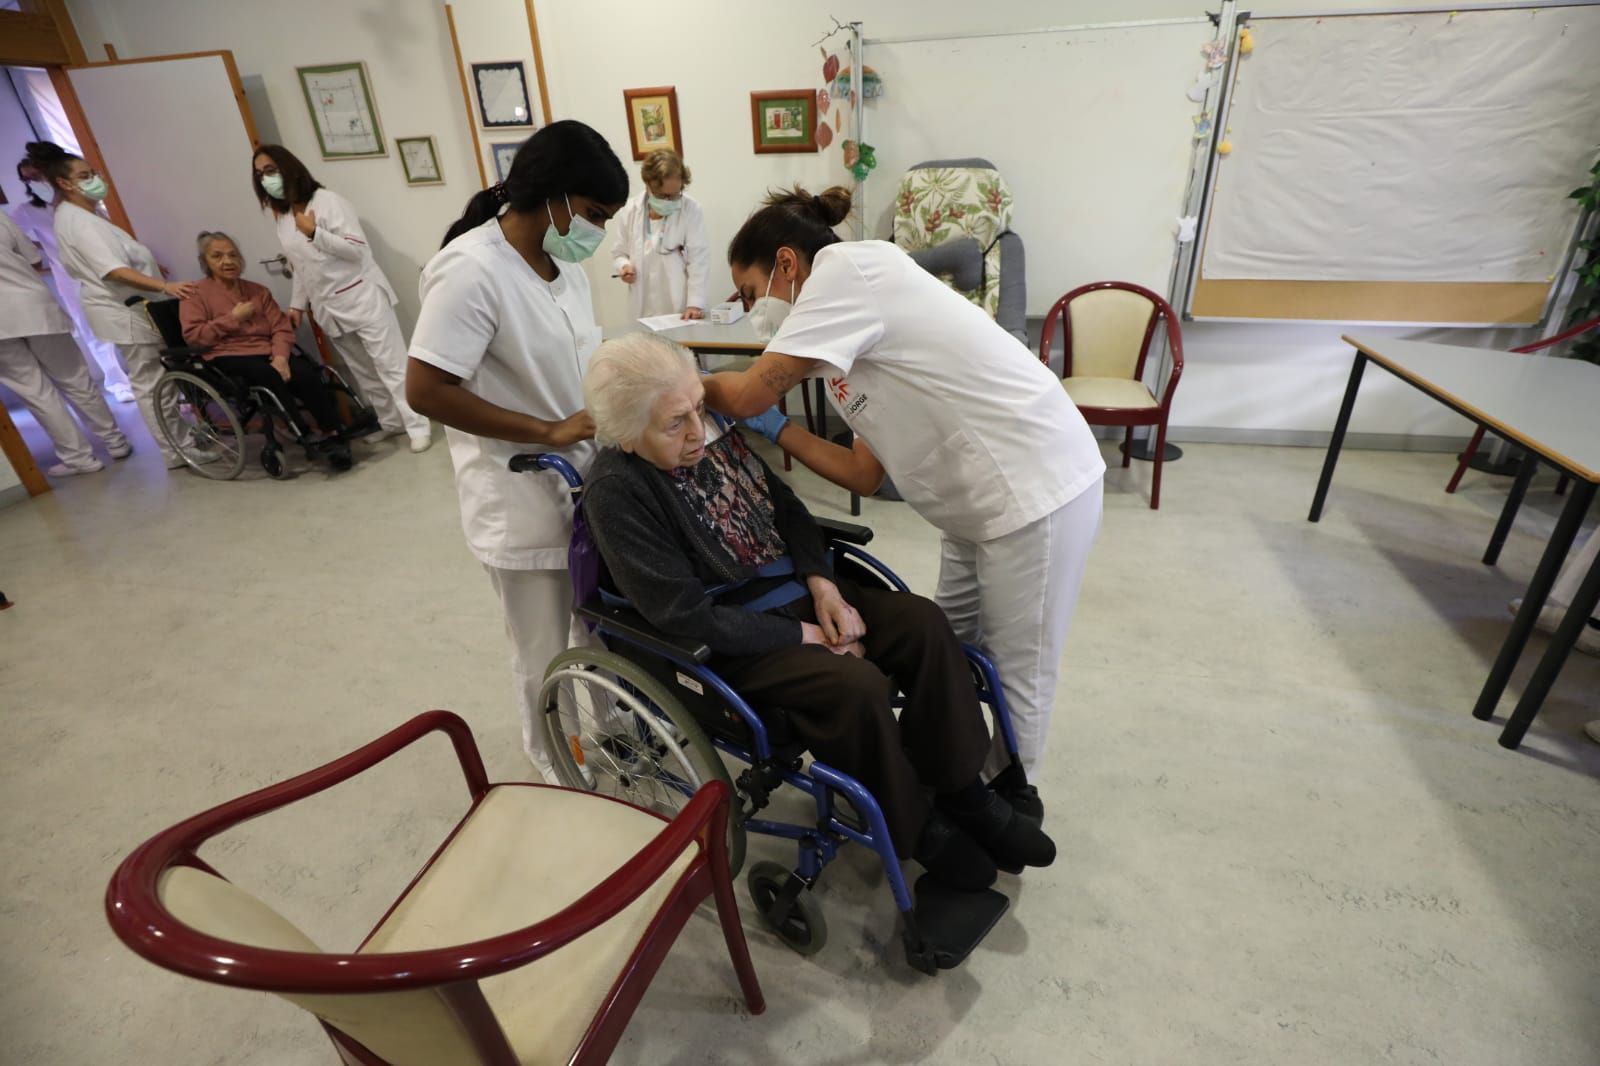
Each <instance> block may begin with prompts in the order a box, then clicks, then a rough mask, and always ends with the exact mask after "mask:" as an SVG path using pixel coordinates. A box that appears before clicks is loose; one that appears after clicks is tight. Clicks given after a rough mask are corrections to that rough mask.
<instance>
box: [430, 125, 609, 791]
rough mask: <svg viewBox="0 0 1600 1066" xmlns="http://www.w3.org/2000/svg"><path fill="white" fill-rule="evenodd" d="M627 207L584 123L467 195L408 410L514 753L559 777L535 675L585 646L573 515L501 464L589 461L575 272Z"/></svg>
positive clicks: (554, 128)
mask: <svg viewBox="0 0 1600 1066" xmlns="http://www.w3.org/2000/svg"><path fill="white" fill-rule="evenodd" d="M627 196H628V175H627V173H626V172H625V171H624V170H623V169H622V163H621V162H620V161H619V160H618V159H617V157H616V154H615V153H614V152H612V150H611V148H610V146H609V145H607V144H606V142H605V139H604V138H603V137H601V136H600V135H599V134H598V133H596V132H595V131H594V130H592V129H590V128H589V127H588V126H585V125H584V124H583V123H581V122H572V121H564V122H555V123H552V124H550V125H548V126H546V127H544V128H543V129H541V130H540V131H539V132H538V133H535V134H534V135H533V136H532V137H530V138H528V140H527V141H526V142H524V143H523V145H522V147H521V148H519V149H518V150H517V154H516V157H515V159H514V160H513V161H512V164H511V172H510V173H509V174H508V175H507V176H506V180H505V181H504V182H503V183H501V184H499V185H496V186H494V187H493V188H489V189H485V190H484V191H483V192H480V193H478V194H477V195H476V196H474V197H473V198H472V200H471V201H470V202H469V203H468V204H467V210H466V213H465V214H463V215H462V216H461V218H460V219H459V220H458V221H457V222H456V223H455V224H454V225H453V226H451V227H450V232H449V233H447V234H446V235H445V245H444V247H443V248H442V249H441V250H440V251H439V253H438V254H437V255H435V256H434V257H433V258H432V259H431V260H429V261H428V265H427V266H426V267H424V268H423V271H422V286H421V288H422V312H421V314H419V315H418V317H417V328H416V331H415V332H414V333H413V334H412V336H411V359H410V362H409V363H408V365H407V368H406V398H407V400H408V401H409V402H410V404H411V407H412V408H413V409H414V410H416V411H418V412H420V413H421V414H423V415H425V416H426V417H429V418H436V419H438V420H439V421H440V422H442V423H444V425H445V437H446V439H447V440H448V441H449V443H450V461H451V462H452V463H453V464H454V465H455V471H456V492H457V495H458V496H459V497H460V500H461V525H462V528H463V529H464V530H465V532H466V536H467V546H468V547H469V548H470V549H471V550H472V554H473V555H475V556H477V558H478V561H479V562H481V563H482V564H483V567H484V570H485V571H486V572H487V573H488V575H489V582H490V583H491V584H492V585H493V586H494V590H495V593H496V595H498V596H499V597H500V604H501V607H502V608H503V609H504V612H505V621H506V634H507V636H508V637H509V638H510V640H511V666H512V673H513V675H514V680H515V683H516V702H517V705H518V708H519V709H520V711H521V714H522V741H523V747H524V749H525V750H526V751H527V753H528V758H529V759H531V760H532V762H533V764H534V766H535V767H536V768H537V769H538V770H539V771H540V772H541V773H543V774H544V775H545V777H546V779H547V780H550V781H555V780H557V778H556V777H555V771H554V768H553V767H552V766H551V763H550V756H549V755H548V754H547V753H546V751H545V748H544V730H543V728H540V727H539V718H538V714H539V711H538V699H539V687H540V683H541V682H542V680H543V678H544V669H545V666H546V665H547V664H548V663H549V662H550V660H551V659H553V658H555V657H556V656H557V655H559V654H560V653H561V652H563V651H565V650H566V649H567V648H568V647H569V646H570V644H571V643H576V642H578V641H580V640H582V639H584V638H585V637H586V635H587V634H586V631H585V630H583V629H582V627H581V626H577V627H575V626H574V622H573V617H572V584H571V581H570V580H569V579H568V576H567V542H568V541H569V540H570V539H571V535H572V504H571V502H570V501H569V499H568V495H567V489H566V486H565V485H563V484H561V483H560V481H559V479H557V478H534V477H527V476H526V475H522V474H513V473H511V471H510V470H509V469H508V465H507V464H508V463H509V462H510V460H511V457H512V456H514V455H517V454H519V453H521V452H526V451H533V450H537V451H544V452H556V453H558V454H560V455H562V456H564V457H565V458H566V459H567V461H568V462H570V463H571V464H572V465H573V466H575V467H576V468H577V469H578V471H579V472H580V473H584V472H587V470H588V469H589V463H590V462H591V461H592V460H593V458H594V445H593V444H592V443H590V438H591V437H593V436H594V423H593V422H592V421H591V420H590V418H589V416H588V414H587V413H586V412H585V411H584V410H583V374H584V371H585V370H586V369H587V368H588V364H589V357H590V356H591V355H593V354H594V350H595V349H596V348H597V347H599V345H600V327H599V326H598V325H597V324H596V323H595V320H594V307H593V305H592V303H591V302H590V297H589V279H588V277H587V275H585V274H584V272H583V268H582V267H581V266H579V265H578V264H580V263H581V262H582V261H583V260H585V259H587V258H589V257H590V256H591V255H593V254H594V252H595V249H597V248H598V247H599V246H600V243H601V241H602V240H604V238H605V229H604V227H605V224H606V221H607V220H608V219H610V218H611V216H612V215H614V214H616V213H617V211H618V210H619V209H620V208H621V207H622V203H623V201H624V200H625V199H626V198H627Z"/></svg>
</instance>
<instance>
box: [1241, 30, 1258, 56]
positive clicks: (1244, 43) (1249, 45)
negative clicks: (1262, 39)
mask: <svg viewBox="0 0 1600 1066" xmlns="http://www.w3.org/2000/svg"><path fill="white" fill-rule="evenodd" d="M1255 50H1256V38H1255V34H1253V33H1251V32H1250V27H1249V26H1246V27H1245V28H1244V29H1242V30H1240V31H1239V54H1240V55H1242V56H1247V55H1249V54H1250V53H1251V52H1254V51H1255Z"/></svg>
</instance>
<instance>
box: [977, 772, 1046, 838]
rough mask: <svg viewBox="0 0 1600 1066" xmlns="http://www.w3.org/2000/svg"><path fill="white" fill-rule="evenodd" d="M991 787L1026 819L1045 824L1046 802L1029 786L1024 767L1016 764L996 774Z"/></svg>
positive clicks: (1036, 790)
mask: <svg viewBox="0 0 1600 1066" xmlns="http://www.w3.org/2000/svg"><path fill="white" fill-rule="evenodd" d="M989 787H990V788H991V789H993V790H994V791H995V793H996V794H998V795H999V796H1000V798H1001V799H1003V800H1005V801H1006V802H1007V803H1009V804H1011V809H1012V810H1014V811H1016V812H1017V813H1018V814H1020V815H1022V816H1023V817H1024V818H1031V819H1033V821H1034V822H1035V823H1038V824H1043V823H1044V801H1043V800H1041V799H1040V798H1039V790H1038V789H1036V788H1034V787H1033V786H1032V785H1030V784H1028V778H1027V776H1026V775H1025V774H1024V773H1023V772H1022V767H1020V766H1018V765H1017V764H1016V763H1012V764H1011V765H1010V766H1008V767H1006V768H1005V769H1004V770H1001V771H1000V772H999V773H998V774H995V775H994V779H993V780H992V781H990V782H989Z"/></svg>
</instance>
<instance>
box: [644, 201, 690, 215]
mask: <svg viewBox="0 0 1600 1066" xmlns="http://www.w3.org/2000/svg"><path fill="white" fill-rule="evenodd" d="M682 206H683V201H682V200H663V199H662V198H661V197H659V196H652V197H650V210H652V211H654V212H655V213H656V214H658V215H660V216H661V217H662V218H667V217H669V216H671V215H675V214H677V213H678V208H680V207H682Z"/></svg>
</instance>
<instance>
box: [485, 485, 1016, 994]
mask: <svg viewBox="0 0 1600 1066" xmlns="http://www.w3.org/2000/svg"><path fill="white" fill-rule="evenodd" d="M510 467H511V469H512V470H513V471H515V472H531V471H536V470H553V471H555V472H557V473H559V474H560V475H561V476H562V477H563V478H564V479H565V480H566V482H567V484H568V486H569V487H570V489H571V492H572V497H573V503H574V505H575V506H577V505H578V504H579V497H580V493H581V490H582V480H581V479H580V478H579V476H578V474H577V472H576V471H575V470H574V469H573V468H572V466H571V465H570V464H568V463H567V461H566V460H565V459H562V458H561V457H560V456H555V455H534V454H527V455H519V456H516V457H514V458H513V459H512V460H511V463H510ZM580 521H581V520H580ZM817 523H818V525H819V526H821V527H822V531H823V535H824V536H825V537H826V538H827V540H828V542H829V547H830V549H831V551H832V553H833V559H834V568H835V570H836V572H837V573H838V574H839V575H840V576H842V577H848V578H850V579H851V580H853V581H856V582H858V583H860V584H864V585H868V586H879V587H886V588H892V589H896V590H899V591H901V592H906V591H909V590H908V589H907V587H906V585H905V583H904V582H903V581H901V580H900V578H899V577H897V576H896V575H895V574H894V572H893V571H892V570H890V569H889V568H888V567H887V566H885V565H884V564H883V563H881V562H879V561H878V560H877V559H875V558H874V557H873V556H871V555H869V554H868V553H867V552H866V551H864V550H863V549H862V545H864V544H866V543H868V542H869V541H870V540H871V539H872V531H871V530H870V529H867V528H865V527H863V526H856V525H849V524H846V523H841V522H832V521H828V520H825V519H818V520H817ZM576 612H577V614H578V616H579V617H580V618H582V619H584V620H585V621H587V622H589V623H591V624H592V626H593V628H594V629H595V631H596V632H597V633H598V635H599V636H600V638H601V640H602V642H603V643H604V647H603V648H595V647H584V648H572V649H569V650H568V651H566V652H564V653H562V654H561V655H559V656H557V658H556V659H555V661H553V662H552V663H551V664H550V666H549V668H548V669H547V670H546V672H545V680H544V687H543V690H542V692H541V694H540V704H539V705H540V707H541V708H542V710H543V712H544V714H543V721H544V725H545V729H546V738H547V740H548V744H547V749H548V750H549V752H550V754H551V758H552V760H553V762H554V763H555V767H556V771H557V773H558V774H559V775H560V776H561V779H562V780H561V783H562V784H564V785H567V786H569V787H572V788H583V789H591V790H596V791H603V792H606V793H609V794H611V795H613V796H617V797H619V798H621V799H625V800H627V801H628V802H631V803H635V804H638V805H639V806H641V807H644V808H646V809H649V810H654V811H657V812H659V813H662V814H665V815H667V816H669V817H670V816H672V815H673V814H674V813H675V812H677V811H679V810H681V809H682V808H683V807H684V806H685V805H686V804H687V803H688V802H689V799H690V797H691V796H693V795H694V792H695V790H696V789H697V788H699V787H700V786H701V785H703V784H705V783H706V782H708V781H712V780H717V781H722V782H725V783H726V784H728V785H729V787H730V788H732V789H733V790H734V794H735V797H736V801H735V805H734V806H735V810H734V811H733V812H732V816H731V817H730V819H729V823H728V846H729V847H728V855H729V862H730V864H731V866H732V868H733V871H734V872H735V873H737V872H738V871H739V869H740V868H741V866H742V865H743V862H744V855H745V837H746V835H747V834H749V833H764V834H767V835H770V836H776V837H781V838H784V839H788V840H793V841H795V842H796V844H797V846H798V851H799V857H798V860H797V862H796V864H795V867H794V868H793V869H792V870H791V869H789V868H787V867H784V866H782V865H779V864H778V863H774V862H758V863H756V864H754V865H753V866H752V867H751V868H750V870H749V872H748V874H747V877H746V883H747V885H748V887H749V889H750V895H751V897H752V899H753V901H754V902H755V905H756V909H757V911H758V912H759V913H760V915H761V918H762V920H763V921H764V922H765V924H766V925H767V926H768V927H769V928H771V929H772V930H773V931H774V932H776V933H777V934H778V936H779V937H780V938H782V939H783V941H784V942H785V943H787V944H788V945H789V946H790V947H791V948H793V949H794V950H795V951H798V952H799V953H800V954H802V955H811V954H815V953H816V952H817V951H819V950H820V949H821V948H822V946H823V944H824V943H825V942H826V940H827V935H828V927H827V922H826V921H825V919H824V918H823V915H822V911H821V909H820V908H819V907H818V905H817V903H816V900H815V899H814V898H813V897H812V896H811V895H810V891H809V890H810V889H811V887H812V886H813V885H815V884H816V882H817V879H818V878H819V877H820V876H821V874H822V870H823V868H824V867H826V866H827V865H828V863H829V862H831V861H832V860H833V859H834V858H835V857H836V856H837V855H838V853H839V851H840V849H841V848H842V847H844V846H845V845H846V844H848V843H850V842H852V841H853V842H855V843H858V844H861V845H864V846H865V847H867V848H870V849H871V850H872V851H873V852H875V853H876V854H877V856H878V858H879V860H880V861H881V862H882V864H883V870H884V874H885V876H886V877H887V879H888V883H889V891H890V892H891V893H892V894H893V896H894V902H895V906H896V908H897V909H898V910H899V912H900V921H901V937H902V940H903V942H904V945H905V951H906V959H907V961H908V962H909V963H910V964H911V965H912V966H913V967H915V968H916V969H918V970H920V971H922V972H923V973H928V974H932V973H934V972H936V971H937V970H940V969H950V968H952V967H954V966H957V965H959V964H960V963H961V962H962V960H964V959H965V958H966V957H967V955H968V954H969V953H970V952H971V951H972V949H973V948H974V947H976V946H977V945H978V943H979V942H981V941H982V940H983V938H984V937H985V936H986V935H987V934H988V932H989V930H990V929H992V928H993V927H994V924H995V923H996V922H997V921H999V919H1000V916H1001V915H1002V914H1004V913H1005V910H1006V907H1007V906H1008V903H1009V901H1008V900H1007V898H1006V897H1005V896H1004V895H1002V894H1001V893H999V892H996V891H994V890H993V889H987V890H985V891H983V892H957V891H953V890H950V889H947V888H945V887H944V886H943V885H941V884H940V883H939V882H937V881H935V880H933V879H932V878H930V877H927V876H924V877H922V878H920V879H919V880H918V881H917V883H916V885H915V891H914V892H913V891H912V890H910V889H908V888H907V885H906V880H905V876H904V874H903V872H902V871H901V868H900V860H899V858H898V857H896V855H895V853H894V848H893V846H892V845H891V843H890V840H889V830H888V826H887V824H886V822H885V821H884V817H883V812H882V810H881V808H880V807H879V806H878V801H877V800H876V799H875V798H874V797H873V796H872V794H871V793H870V792H869V791H867V789H866V788H865V787H864V786H863V785H862V784H861V783H860V782H859V781H857V780H855V779H854V778H852V777H850V776H848V775H846V774H843V773H840V772H839V771H837V770H835V769H833V768H832V767H830V766H828V765H826V764H824V763H821V762H818V761H815V760H812V761H811V762H810V763H809V764H808V763H806V761H805V759H804V758H803V755H804V749H803V747H802V746H801V745H800V744H799V743H798V742H797V741H796V740H795V739H794V738H793V736H792V734H791V732H790V730H789V728H788V724H787V720H786V717H785V715H784V713H783V712H782V710H781V709H774V708H763V711H762V713H757V712H756V711H755V709H754V708H752V707H751V706H750V705H749V704H748V703H746V702H745V701H744V700H743V699H742V698H741V697H740V696H739V694H738V693H736V692H734V691H733V690H732V689H731V688H729V687H728V685H727V684H725V683H724V682H723V681H722V679H721V678H719V677H718V676H717V675H716V674H715V673H714V672H712V670H710V669H709V668H708V667H707V666H706V663H707V661H708V660H709V659H710V658H711V650H710V649H709V648H707V647H706V646H705V645H704V644H701V643H699V642H696V641H692V640H687V639H684V638H681V637H676V636H674V635H672V634H669V633H664V632H662V631H660V630H657V629H655V628H653V627H652V626H651V625H650V624H649V623H648V622H646V621H645V619H644V618H643V617H642V616H641V615H639V614H638V612H636V611H634V610H632V609H630V608H628V607H625V606H617V605H615V604H614V603H612V604H608V603H606V602H605V601H604V600H600V599H595V600H591V601H590V602H588V603H581V604H578V605H577V607H576ZM966 652H967V659H968V662H969V663H970V665H971V667H972V682H973V685H974V687H975V688H976V690H977V694H978V698H979V700H980V701H981V702H982V703H983V704H984V705H986V706H987V707H988V708H989V710H990V712H991V714H992V715H993V717H994V719H995V723H996V728H998V729H999V730H1000V731H1001V734H1002V736H1003V737H1004V741H1005V746H1006V750H1007V751H1008V752H1009V753H1010V755H1011V760H1012V763H1013V764H1014V765H1015V766H1016V767H1017V769H1018V772H1019V773H1020V772H1021V762H1020V760H1019V759H1018V757H1017V745H1016V738H1015V735H1014V734H1013V732H1012V727H1011V716H1010V711H1009V709H1008V708H1007V706H1006V701H1005V696H1004V694H1003V693H1002V691H1001V689H1000V679H999V676H998V674H997V673H996V671H995V668H994V664H993V663H991V662H990V661H989V660H988V659H987V658H986V657H985V656H984V655H983V654H982V653H980V652H979V651H977V650H976V649H973V648H967V649H966ZM725 757H731V759H732V760H734V761H735V762H736V763H737V764H742V765H743V768H742V769H740V770H739V773H738V776H737V777H731V776H730V774H729V771H728V768H727V763H726V762H725V761H724V759H725ZM783 785H790V786H792V787H794V788H797V789H800V790H801V791H803V792H805V793H806V794H807V795H808V796H810V798H811V801H812V803H811V806H812V808H813V810H814V812H815V814H814V817H813V818H812V819H811V820H809V821H805V822H801V823H791V822H783V821H773V820H769V819H767V818H762V817H759V814H760V812H761V811H762V810H763V809H764V808H766V807H767V806H768V804H769V801H770V799H771V796H772V793H773V792H774V791H776V790H777V789H778V788H780V787H781V786H783ZM841 800H842V801H843V803H841V802H840V801H841Z"/></svg>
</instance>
